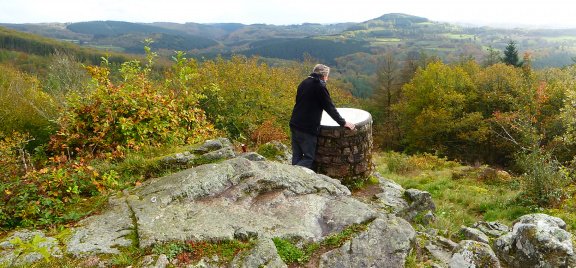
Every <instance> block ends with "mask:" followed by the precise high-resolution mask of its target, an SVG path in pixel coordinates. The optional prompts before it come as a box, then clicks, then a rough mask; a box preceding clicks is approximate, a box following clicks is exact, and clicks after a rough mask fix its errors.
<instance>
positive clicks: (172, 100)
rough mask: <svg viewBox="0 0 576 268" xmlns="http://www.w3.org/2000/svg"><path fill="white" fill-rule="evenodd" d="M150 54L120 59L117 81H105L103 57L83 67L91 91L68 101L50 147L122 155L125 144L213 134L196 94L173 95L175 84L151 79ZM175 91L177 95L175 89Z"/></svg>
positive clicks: (159, 142) (158, 142) (188, 140)
mask: <svg viewBox="0 0 576 268" xmlns="http://www.w3.org/2000/svg"><path fill="white" fill-rule="evenodd" d="M152 62H153V57H152V56H150V54H149V58H148V63H147V65H145V66H142V65H141V63H140V62H139V61H129V62H125V63H123V64H122V66H121V68H120V73H121V75H122V79H123V80H122V81H121V82H119V83H118V84H114V83H112V82H111V80H110V77H109V76H110V69H109V67H108V65H107V62H106V61H103V65H102V66H100V67H94V66H90V67H87V68H88V71H89V72H90V73H91V74H92V77H93V79H94V83H96V90H94V91H93V92H91V94H88V95H86V96H84V97H80V96H77V98H75V99H69V100H68V108H67V110H66V111H65V113H64V114H63V116H62V117H61V118H60V120H59V125H60V130H59V131H58V135H55V136H54V137H53V139H52V141H51V148H52V150H54V151H56V152H59V151H67V152H70V151H71V152H72V153H75V152H78V153H81V154H90V155H97V156H98V155H105V156H108V157H122V155H123V154H124V152H125V151H126V149H131V150H140V149H141V148H142V147H145V146H152V147H157V146H161V145H166V144H172V145H182V144H186V143H196V142H198V141H201V140H204V139H207V138H210V137H212V136H213V135H214V134H215V131H214V128H213V127H212V124H211V123H209V122H208V120H207V118H206V116H205V114H204V111H203V110H202V109H200V107H199V106H198V103H197V98H196V97H195V96H193V97H190V96H191V95H193V94H192V93H189V94H188V96H184V97H183V96H178V94H180V90H181V89H180V88H173V87H171V85H173V84H172V83H159V82H157V81H154V80H153V79H152V78H151V64H152ZM177 93H178V94H177Z"/></svg>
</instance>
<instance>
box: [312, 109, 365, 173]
mask: <svg viewBox="0 0 576 268" xmlns="http://www.w3.org/2000/svg"><path fill="white" fill-rule="evenodd" d="M338 111H339V112H340V114H341V115H342V116H343V117H344V118H345V119H346V120H348V121H352V123H355V124H356V129H355V130H349V129H346V128H344V127H341V126H338V125H335V124H325V119H324V118H325V117H326V116H327V114H324V116H323V119H322V126H321V127H320V134H319V135H318V147H317V149H316V167H317V172H318V173H321V174H325V175H328V176H330V177H332V178H335V179H339V180H341V181H342V182H344V183H351V182H352V183H353V182H356V181H363V180H366V179H367V178H368V176H370V174H371V172H372V169H373V163H372V116H371V115H370V113H368V112H365V111H362V110H358V109H351V108H338ZM350 118H352V120H351V119H350ZM330 120H331V119H330Z"/></svg>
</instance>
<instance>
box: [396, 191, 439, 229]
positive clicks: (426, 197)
mask: <svg viewBox="0 0 576 268" xmlns="http://www.w3.org/2000/svg"><path fill="white" fill-rule="evenodd" d="M404 195H405V196H406V199H407V201H408V204H409V206H408V208H406V209H405V210H403V211H401V212H400V215H401V216H402V218H404V219H406V220H407V221H413V220H414V219H415V218H416V216H418V215H421V216H424V215H425V214H427V213H433V212H434V211H435V210H436V205H435V204H434V201H433V200H432V195H430V193H429V192H426V191H421V190H418V189H408V190H406V191H405V192H404ZM423 223H424V224H426V222H423Z"/></svg>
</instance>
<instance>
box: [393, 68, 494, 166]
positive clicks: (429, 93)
mask: <svg viewBox="0 0 576 268" xmlns="http://www.w3.org/2000/svg"><path fill="white" fill-rule="evenodd" d="M475 92H476V88H475V85H474V83H473V80H472V79H471V77H470V76H469V75H468V73H466V71H465V70H464V69H463V68H462V67H459V66H455V67H451V66H447V65H445V64H443V63H441V62H434V63H430V64H428V66H426V68H425V69H418V71H417V72H416V75H415V76H414V78H413V79H412V80H411V81H410V83H408V84H405V85H404V86H403V87H402V99H401V101H400V102H399V103H398V104H397V105H394V110H395V111H396V112H398V115H399V118H400V120H399V122H400V127H401V130H402V133H403V135H404V136H403V141H404V142H405V144H406V145H407V149H408V150H409V151H428V152H430V151H431V152H436V153H439V154H442V155H449V156H451V157H457V158H460V159H462V158H464V157H467V156H468V154H469V153H470V151H471V150H473V148H475V147H476V146H477V145H478V141H481V140H483V139H484V138H485V137H486V135H487V132H488V129H487V128H486V126H485V124H484V122H483V121H482V120H483V117H482V114H481V113H479V112H476V111H470V110H469V107H470V106H471V103H474V102H476V94H475Z"/></svg>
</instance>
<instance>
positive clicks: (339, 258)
mask: <svg viewBox="0 0 576 268" xmlns="http://www.w3.org/2000/svg"><path fill="white" fill-rule="evenodd" d="M415 237H416V232H415V231H414V229H412V226H410V224H409V223H408V222H406V221H405V220H404V219H402V218H398V217H395V216H392V215H387V216H384V217H381V218H378V219H376V220H374V221H373V222H372V224H371V225H370V227H369V228H368V230H366V231H365V232H362V233H360V234H359V235H358V236H356V237H354V238H352V240H350V241H347V242H346V243H345V244H344V245H342V246H341V247H340V248H337V249H334V250H332V251H329V252H327V253H325V254H323V255H322V257H321V261H320V266H319V267H326V268H328V267H330V268H339V267H342V268H345V267H390V268H394V267H404V263H405V261H406V257H407V256H408V254H409V253H410V251H411V249H412V243H413V241H414V239H415Z"/></svg>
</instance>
